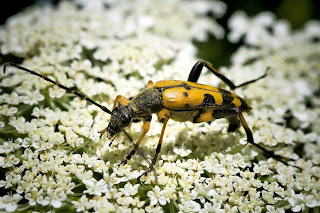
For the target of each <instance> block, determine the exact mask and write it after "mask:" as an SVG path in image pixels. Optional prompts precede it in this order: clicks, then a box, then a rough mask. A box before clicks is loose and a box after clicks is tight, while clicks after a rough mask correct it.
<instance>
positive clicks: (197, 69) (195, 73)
mask: <svg viewBox="0 0 320 213" xmlns="http://www.w3.org/2000/svg"><path fill="white" fill-rule="evenodd" d="M203 66H205V67H206V68H207V69H209V70H210V71H211V72H212V73H213V74H214V75H215V76H217V77H218V78H220V79H221V80H222V81H223V82H224V83H225V84H227V85H228V86H229V87H230V88H231V89H232V90H234V89H236V88H239V87H242V86H245V85H248V84H251V83H253V82H256V81H258V80H259V79H261V78H264V77H266V76H267V71H268V70H269V67H268V68H267V69H266V71H265V73H264V74H263V75H262V76H260V77H258V78H256V79H253V80H250V81H247V82H244V83H242V84H240V85H238V86H236V85H234V83H232V81H230V80H229V79H228V78H227V77H225V76H224V75H222V74H221V73H220V72H219V71H218V70H216V69H215V68H214V67H213V66H212V65H211V64H210V63H208V62H206V61H198V62H197V63H196V64H195V65H194V66H193V67H192V69H191V71H190V74H189V77H188V81H191V82H197V81H198V79H199V77H200V74H201V71H202V69H203Z"/></svg>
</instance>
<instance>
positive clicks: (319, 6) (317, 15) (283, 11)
mask: <svg viewBox="0 0 320 213" xmlns="http://www.w3.org/2000/svg"><path fill="white" fill-rule="evenodd" d="M160 1H161V0H160ZM48 2H51V3H52V4H57V3H58V2H59V0H10V1H6V6H4V5H3V4H2V9H1V12H0V25H3V24H4V23H5V21H6V19H7V18H8V17H10V16H12V15H14V14H16V13H18V12H20V11H21V10H23V9H24V8H26V7H28V6H30V5H33V4H35V3H38V4H45V3H48ZM224 2H225V3H226V4H227V5H228V9H227V12H226V14H225V15H224V16H223V18H222V19H219V20H218V22H219V24H220V25H222V26H224V28H225V29H226V34H227V33H228V30H227V29H228V28H227V20H228V19H229V18H230V16H231V15H232V14H233V13H234V12H235V11H237V10H243V11H245V12H246V13H247V14H248V15H249V16H254V15H256V14H258V13H259V12H261V11H271V12H273V13H274V14H275V15H276V17H277V18H279V19H287V20H289V22H290V23H291V26H292V28H293V29H297V28H301V27H302V26H303V25H304V23H305V22H306V21H308V20H311V19H318V20H320V1H319V0H260V1H257V0H246V1H243V0H226V1H224ZM194 43H195V44H196V45H197V46H198V48H199V53H198V57H199V58H202V59H204V60H207V61H210V62H212V63H213V64H214V66H216V67H219V66H222V65H224V66H228V65H229V64H230V55H231V54H232V53H233V52H235V51H236V49H237V48H238V47H239V46H240V45H241V43H239V44H230V43H229V42H228V41H227V40H226V39H223V40H216V39H215V38H214V37H213V36H211V37H210V38H209V41H207V42H194Z"/></svg>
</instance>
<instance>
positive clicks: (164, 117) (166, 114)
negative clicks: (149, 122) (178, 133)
mask: <svg viewBox="0 0 320 213" xmlns="http://www.w3.org/2000/svg"><path fill="white" fill-rule="evenodd" d="M169 118H170V111H169V110H167V109H162V110H161V111H160V112H159V113H158V120H159V121H161V122H163V126H162V130H161V135H160V138H159V142H158V145H157V148H156V154H155V156H154V158H153V160H152V163H151V165H150V166H149V168H148V169H147V171H145V172H144V173H142V174H141V175H140V176H139V177H138V179H140V178H141V177H142V176H144V175H147V174H148V173H149V172H150V171H151V169H152V168H153V166H154V165H155V163H156V162H157V157H158V154H159V153H160V150H161V145H162V139H163V135H164V130H165V129H166V126H167V123H168V120H169Z"/></svg>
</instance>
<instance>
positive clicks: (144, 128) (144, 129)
mask: <svg viewBox="0 0 320 213" xmlns="http://www.w3.org/2000/svg"><path fill="white" fill-rule="evenodd" d="M151 119H152V117H151V116H148V118H147V119H146V120H145V121H144V123H143V125H142V134H141V136H140V137H139V139H138V141H137V143H134V148H133V150H131V152H130V153H129V154H128V155H127V156H126V157H125V158H124V159H123V160H122V161H121V162H120V163H119V164H118V166H120V165H121V164H123V165H126V164H127V162H128V160H130V159H131V157H132V156H133V155H134V154H135V153H136V151H137V149H138V147H139V145H140V143H141V141H142V139H143V138H144V136H145V135H146V134H147V133H148V131H149V129H150V122H151Z"/></svg>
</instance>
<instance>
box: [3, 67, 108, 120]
mask: <svg viewBox="0 0 320 213" xmlns="http://www.w3.org/2000/svg"><path fill="white" fill-rule="evenodd" d="M8 65H11V66H13V67H16V68H18V69H20V70H23V71H26V72H28V73H30V74H32V75H36V76H38V77H40V78H43V79H44V80H46V81H49V82H50V83H52V84H55V85H57V86H58V87H60V88H62V89H64V90H66V91H68V92H71V93H73V94H75V95H77V96H79V97H80V98H82V99H83V100H86V101H88V102H90V103H92V104H94V105H96V106H97V107H99V108H100V109H102V110H103V111H105V112H106V113H108V114H112V112H111V111H110V110H109V109H108V108H107V107H105V106H102V105H100V104H98V103H97V102H95V101H93V100H91V99H90V98H88V97H87V96H85V95H82V94H81V93H79V92H78V91H76V90H72V89H70V88H68V87H66V86H63V85H61V84H59V83H58V82H55V81H53V80H51V79H50V78H48V77H46V76H43V75H41V74H39V73H37V72H35V71H32V70H29V69H27V68H24V67H22V66H19V65H18V64H15V63H12V62H7V63H5V64H4V66H3V73H6V67H7V66H8Z"/></svg>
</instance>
